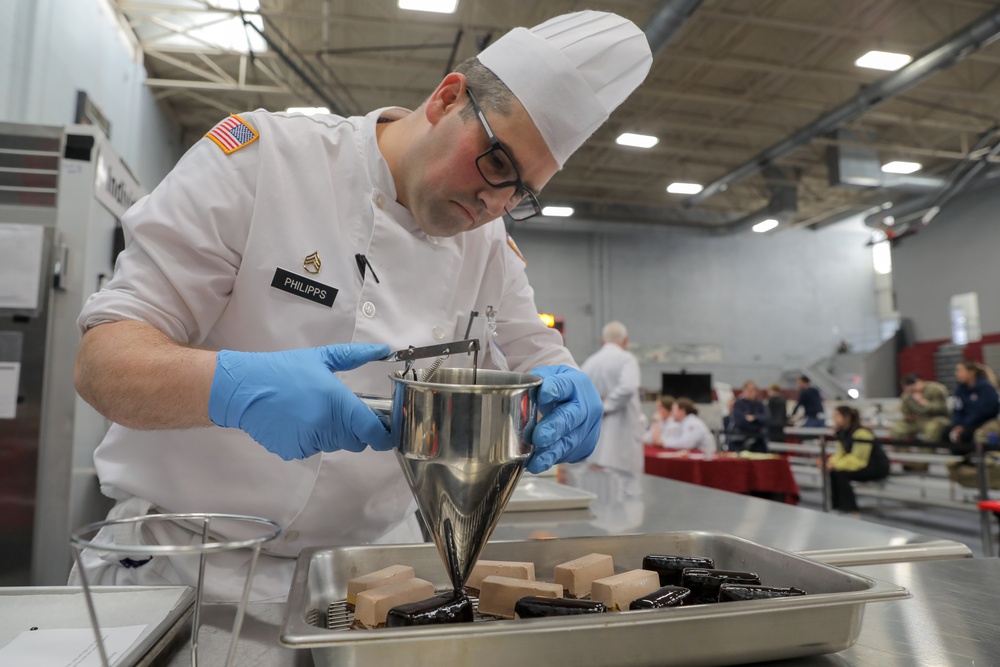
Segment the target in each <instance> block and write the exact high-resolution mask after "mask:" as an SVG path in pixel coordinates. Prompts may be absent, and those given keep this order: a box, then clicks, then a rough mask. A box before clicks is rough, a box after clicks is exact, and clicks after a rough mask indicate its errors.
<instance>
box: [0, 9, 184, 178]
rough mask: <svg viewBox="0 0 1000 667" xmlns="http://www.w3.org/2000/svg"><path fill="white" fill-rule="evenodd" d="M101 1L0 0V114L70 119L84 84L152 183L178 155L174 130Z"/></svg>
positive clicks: (39, 120)
mask: <svg viewBox="0 0 1000 667" xmlns="http://www.w3.org/2000/svg"><path fill="white" fill-rule="evenodd" d="M105 1H106V0H0V120H3V121H10V122H15V123H35V124H41V125H65V124H67V123H72V122H73V114H74V112H75V109H76V91H77V90H84V91H86V92H87V94H88V95H90V97H91V99H93V100H94V102H95V103H96V104H97V106H98V107H100V109H101V110H102V111H103V112H104V113H105V114H106V115H107V117H108V119H109V120H110V122H111V142H112V144H113V145H114V147H115V150H116V151H117V152H118V153H119V154H120V155H121V156H122V158H123V159H124V160H125V162H126V163H127V164H128V165H129V167H131V169H132V170H133V172H135V174H136V176H137V177H138V178H139V180H140V181H142V183H143V184H144V185H145V186H146V187H147V188H149V189H152V187H153V186H155V185H156V184H157V183H159V181H160V180H161V179H162V178H163V176H164V175H166V173H167V172H168V171H169V170H170V169H171V167H173V165H174V164H176V162H177V160H178V159H179V158H180V155H181V152H182V151H181V149H180V142H179V140H178V133H177V131H176V130H175V128H174V126H173V124H172V123H171V122H170V120H169V119H168V118H167V117H166V115H164V113H163V112H162V111H161V109H160V107H159V106H158V105H157V103H156V101H155V100H154V98H153V95H152V93H151V92H150V91H149V89H148V88H147V87H146V86H145V84H144V81H145V78H146V71H145V69H144V68H143V66H142V63H141V61H140V62H135V61H134V60H133V59H132V54H131V53H129V51H128V49H127V47H126V44H125V43H123V41H122V40H121V38H120V36H119V35H118V33H117V30H116V28H115V26H114V25H113V23H112V22H111V20H110V18H109V16H108V14H107V13H106V12H105V11H104V10H103V9H102V4H103V3H104V2H105Z"/></svg>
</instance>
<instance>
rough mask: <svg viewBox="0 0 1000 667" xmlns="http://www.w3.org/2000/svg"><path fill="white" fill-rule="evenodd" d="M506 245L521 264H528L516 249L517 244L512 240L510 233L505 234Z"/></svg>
mask: <svg viewBox="0 0 1000 667" xmlns="http://www.w3.org/2000/svg"><path fill="white" fill-rule="evenodd" d="M507 245H509V246H510V249H511V250H513V251H514V254H515V255H517V256H518V257H520V258H521V261H522V262H524V263H525V264H527V263H528V260H526V259H525V258H524V255H522V254H521V251H520V250H519V249H518V247H517V244H516V243H514V239H513V238H512V237H511V235H510V232H508V233H507Z"/></svg>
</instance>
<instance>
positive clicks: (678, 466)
mask: <svg viewBox="0 0 1000 667" xmlns="http://www.w3.org/2000/svg"><path fill="white" fill-rule="evenodd" d="M646 473H648V474H650V475H658V476H659V477H667V478H669V479H676V480H678V481H680V482H689V483H691V484H699V485H701V486H710V487H712V488H713V489H721V490H723V491H732V492H733V493H768V494H782V495H784V497H785V502H787V503H791V504H793V505H795V504H798V502H799V485H798V484H796V483H795V477H794V475H792V469H791V467H790V466H789V465H788V460H787V459H785V458H783V457H776V458H773V459H749V458H741V457H739V456H738V455H736V454H717V455H716V456H714V457H713V458H711V459H706V458H705V457H704V455H701V454H697V453H696V454H687V453H682V452H674V451H670V450H666V449H662V448H660V447H646Z"/></svg>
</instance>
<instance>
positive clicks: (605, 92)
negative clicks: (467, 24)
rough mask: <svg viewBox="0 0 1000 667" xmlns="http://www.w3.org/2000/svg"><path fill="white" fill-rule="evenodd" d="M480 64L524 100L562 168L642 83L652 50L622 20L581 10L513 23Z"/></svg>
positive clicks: (483, 54)
mask: <svg viewBox="0 0 1000 667" xmlns="http://www.w3.org/2000/svg"><path fill="white" fill-rule="evenodd" d="M479 62H481V63H482V64H483V65H484V66H486V67H487V68H489V69H490V70H491V71H492V72H493V73H494V74H496V75H497V77H498V78H499V79H500V80H501V81H503V82H504V84H506V85H507V87H508V88H510V90H511V92H513V93H514V95H515V96H516V97H517V99H518V100H520V102H521V104H523V105H524V108H525V109H526V110H527V111H528V115H529V116H531V120H532V121H534V123H535V126H536V127H537V128H538V131H539V132H541V134H542V138H543V139H545V143H546V145H547V146H548V147H549V150H550V151H552V155H553V156H554V157H555V159H556V161H558V162H559V166H560V167H562V166H563V164H565V162H566V160H567V159H569V156H570V155H572V154H573V152H574V151H575V150H576V149H577V148H579V147H580V146H581V145H582V144H583V142H584V141H586V140H587V138H588V137H590V135H591V134H593V133H594V130H596V129H597V128H598V127H600V126H601V124H602V123H603V122H604V121H606V120H607V119H608V116H609V115H611V112H612V111H614V110H615V109H616V108H617V107H618V105H619V104H621V103H622V102H624V101H625V98H626V97H628V96H629V95H630V94H631V93H632V91H633V90H635V89H636V88H637V87H638V86H639V84H640V83H642V81H643V79H645V78H646V74H647V73H648V72H649V66H650V64H652V62H653V54H652V53H651V52H650V50H649V42H648V41H647V40H646V36H645V35H644V34H643V32H642V31H641V30H640V29H639V28H638V27H637V26H636V25H635V24H634V23H632V22H631V21H629V20H628V19H624V18H622V17H620V16H617V15H615V14H609V13H606V12H595V11H583V12H574V13H572V14H563V15H562V16H556V17H555V18H552V19H549V20H548V21H546V22H545V23H542V24H541V25H537V26H535V27H534V28H531V29H530V30H528V29H526V28H514V29H513V30H511V31H510V32H508V33H507V34H506V35H504V36H503V37H501V38H500V39H498V40H497V41H495V42H494V43H493V44H491V45H490V46H489V47H487V48H486V49H485V50H484V51H483V52H482V53H480V54H479Z"/></svg>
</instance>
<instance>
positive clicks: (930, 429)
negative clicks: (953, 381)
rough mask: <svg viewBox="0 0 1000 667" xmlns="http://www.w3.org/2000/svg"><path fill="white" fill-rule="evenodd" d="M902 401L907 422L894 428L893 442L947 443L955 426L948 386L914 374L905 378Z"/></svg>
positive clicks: (901, 407) (897, 423)
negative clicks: (950, 408)
mask: <svg viewBox="0 0 1000 667" xmlns="http://www.w3.org/2000/svg"><path fill="white" fill-rule="evenodd" d="M901 398H902V402H901V406H900V409H901V412H902V413H903V420H902V421H898V422H895V423H894V424H892V426H891V428H890V430H891V432H892V439H893V440H911V439H913V438H917V439H919V440H922V441H923V442H944V441H945V433H947V432H948V427H949V426H950V425H951V415H950V412H949V410H948V390H947V389H945V386H944V385H943V384H940V383H938V382H927V381H925V380H924V379H923V378H922V377H920V376H919V375H917V374H916V373H911V374H910V375H907V376H906V377H905V378H903V395H902V396H901Z"/></svg>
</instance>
